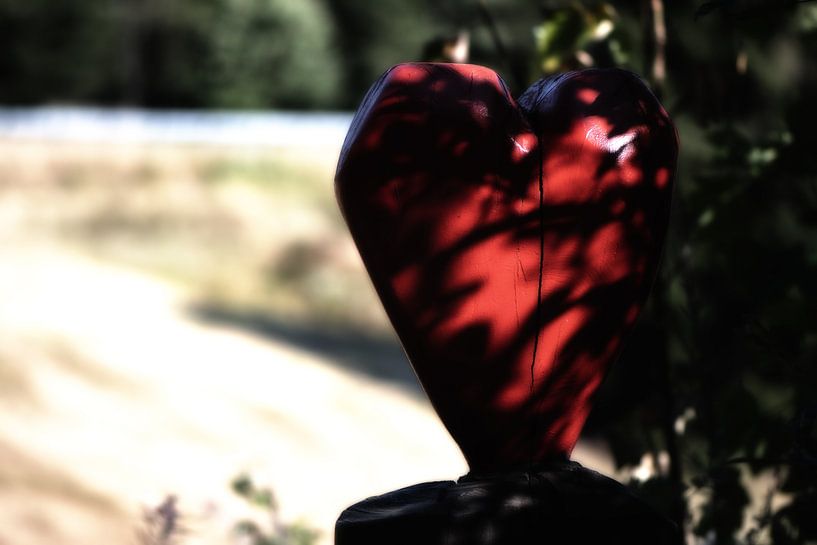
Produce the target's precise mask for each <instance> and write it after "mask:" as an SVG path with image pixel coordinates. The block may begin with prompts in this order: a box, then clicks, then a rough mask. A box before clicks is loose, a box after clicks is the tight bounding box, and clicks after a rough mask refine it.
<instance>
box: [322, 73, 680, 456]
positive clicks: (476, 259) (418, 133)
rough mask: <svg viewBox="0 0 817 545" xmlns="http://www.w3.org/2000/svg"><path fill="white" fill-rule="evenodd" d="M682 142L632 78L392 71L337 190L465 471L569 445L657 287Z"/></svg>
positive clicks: (371, 100)
mask: <svg viewBox="0 0 817 545" xmlns="http://www.w3.org/2000/svg"><path fill="white" fill-rule="evenodd" d="M676 149H677V142H676V137H675V132H674V129H673V128H672V125H671V124H670V122H669V119H668V118H667V116H666V113H665V112H664V111H663V109H661V107H660V105H659V104H658V102H657V101H656V99H655V98H654V97H653V96H652V94H651V93H650V92H649V91H648V90H647V88H646V87H645V86H644V84H643V83H642V82H641V81H640V80H639V79H638V78H637V77H636V76H634V75H632V74H630V73H627V72H623V71H618V70H611V71H607V70H590V71H584V72H578V73H571V74H567V75H563V76H559V77H556V78H552V79H549V80H543V81H541V82H538V83H537V84H535V85H534V86H532V87H531V88H530V89H529V90H528V91H526V92H525V93H524V94H523V95H522V97H520V99H519V105H517V103H516V102H514V100H513V99H512V98H511V96H510V93H509V92H508V89H507V87H506V86H505V84H504V83H503V82H502V81H501V79H500V78H499V77H498V76H497V75H496V74H495V73H494V72H493V71H491V70H489V69H487V68H483V67H478V66H470V65H440V64H409V65H400V66H398V67H395V68H394V69H392V70H391V71H389V72H387V73H386V74H385V75H384V76H383V77H382V78H381V79H380V80H379V81H378V82H377V83H376V84H375V85H374V86H373V87H372V89H371V90H370V92H369V94H368V95H367V97H366V99H365V100H364V102H363V104H362V106H361V108H360V109H359V111H358V114H357V116H356V118H355V120H354V122H353V125H352V129H351V130H350V133H349V135H348V137H347V140H346V143H345V144H344V150H343V152H342V154H341V159H340V162H339V165H338V171H337V176H336V190H337V193H338V200H339V202H340V204H341V208H342V210H343V212H344V216H345V218H346V220H347V223H348V225H349V228H350V230H351V232H352V235H353V237H354V239H355V242H356V244H357V245H358V248H359V250H360V253H361V256H362V258H363V261H364V263H365V264H366V267H367V269H368V271H369V274H370V275H371V277H372V280H373V283H374V285H375V288H376V289H377V291H378V294H379V295H380V297H381V299H382V301H383V303H384V306H385V308H386V311H387V313H388V315H389V318H390V319H391V321H392V323H393V325H394V327H395V329H396V330H397V333H398V335H399V337H400V339H401V341H402V343H403V346H404V348H405V350H406V353H407V354H408V356H409V358H410V360H411V362H412V365H413V366H414V368H415V371H416V372H417V375H418V377H419V378H420V381H421V382H422V384H423V387H424V389H425V390H426V392H427V394H428V395H429V397H430V399H431V401H432V403H433V405H434V407H435V409H436V410H437V411H438V413H439V414H440V417H441V418H442V420H443V422H444V423H445V425H446V426H447V428H448V430H449V431H450V432H451V434H452V436H453V437H454V439H455V440H456V441H457V442H458V444H459V446H460V447H461V449H462V450H463V453H464V454H465V456H466V458H467V460H468V462H469V464H470V466H471V468H472V470H474V471H486V470H497V469H507V468H509V467H522V466H530V465H536V464H541V463H544V462H546V461H548V460H550V459H553V458H560V457H564V456H567V455H569V453H570V451H571V449H572V448H573V445H574V444H575V442H576V440H577V438H578V435H579V432H580V431H581V427H582V425H583V424H584V421H585V419H586V417H587V414H588V412H589V409H590V406H591V403H592V397H593V395H594V393H595V391H596V389H597V388H598V386H599V384H600V382H601V381H602V379H603V377H604V375H605V373H606V371H607V369H608V367H609V365H610V364H611V363H612V361H613V360H614V359H615V357H616V355H617V354H618V352H619V351H620V349H621V346H622V342H623V341H624V339H625V338H626V336H627V334H628V333H629V331H630V329H631V327H632V325H633V323H634V321H635V319H636V317H637V315H638V312H639V310H640V308H641V305H642V304H643V302H644V299H645V297H646V295H647V292H648V291H649V287H650V284H651V282H652V279H653V278H654V274H655V270H656V268H657V265H658V259H659V255H660V249H661V245H662V241H663V237H664V233H665V230H666V225H667V217H668V213H669V198H670V191H671V185H672V184H671V179H672V176H673V173H674V169H675V160H676Z"/></svg>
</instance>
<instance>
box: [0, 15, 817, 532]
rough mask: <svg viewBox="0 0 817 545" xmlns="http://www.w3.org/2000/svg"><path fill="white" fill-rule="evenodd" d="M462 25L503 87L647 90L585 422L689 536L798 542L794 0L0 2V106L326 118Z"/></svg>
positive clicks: (811, 512) (805, 467)
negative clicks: (618, 323)
mask: <svg viewBox="0 0 817 545" xmlns="http://www.w3.org/2000/svg"><path fill="white" fill-rule="evenodd" d="M463 35H465V36H467V38H468V45H469V53H470V61H471V62H474V63H478V64H485V65H488V66H491V67H493V68H495V69H496V70H497V71H499V72H500V73H501V74H502V75H503V77H504V78H505V79H506V81H508V83H509V84H510V85H511V87H512V88H513V89H514V91H515V93H517V94H518V93H519V92H521V91H522V90H523V89H524V88H525V87H526V86H527V85H528V84H529V83H531V82H532V81H534V80H536V79H538V78H539V77H541V76H542V75H545V74H550V73H555V72H558V71H562V70H565V69H573V68H580V67H583V66H621V67H625V68H628V69H631V70H634V71H636V72H639V73H640V74H642V75H643V76H644V77H645V78H646V79H648V80H649V81H650V83H651V84H652V85H653V88H654V89H655V90H656V93H658V94H660V96H661V98H662V100H663V102H664V104H665V106H666V107H667V109H668V111H669V112H670V114H671V115H672V117H673V118H674V120H675V122H676V124H677V126H678V129H679V133H680V137H681V144H682V153H681V160H680V165H679V170H678V178H677V186H676V192H675V203H674V210H673V219H672V222H673V223H672V229H671V234H670V240H669V244H668V249H667V251H666V255H665V258H664V263H663V267H662V270H661V276H660V278H659V280H658V281H657V283H656V285H655V289H654V292H653V296H652V299H651V302H650V306H649V308H648V309H647V312H646V313H645V315H644V316H643V317H642V319H641V320H640V323H639V326H638V329H637V331H636V333H635V336H634V339H633V340H632V341H631V342H630V343H629V347H628V349H627V350H626V351H625V353H624V355H623V357H622V361H621V362H619V364H618V365H617V366H616V367H615V369H614V371H613V373H612V375H611V376H610V377H609V379H608V381H607V383H606V385H605V387H604V389H603V391H602V393H601V395H600V400H599V402H598V407H597V410H596V411H595V412H594V414H593V416H592V417H591V420H590V422H589V423H588V428H587V432H586V435H590V436H598V437H603V438H605V439H606V440H607V441H609V443H610V445H611V448H612V450H613V453H614V455H615V458H616V462H617V464H618V465H619V466H621V467H622V468H627V467H629V468H638V470H633V471H631V472H630V474H631V475H632V481H631V484H632V486H633V487H634V488H636V489H638V491H639V493H640V494H642V495H643V496H645V497H646V498H648V499H649V500H650V501H651V502H653V503H654V504H655V505H656V507H657V508H659V509H661V510H662V511H664V512H665V513H666V514H668V515H669V516H671V517H673V518H675V519H676V520H677V521H678V522H679V523H682V524H685V525H686V527H687V528H688V529H689V531H690V532H693V533H694V534H695V535H697V536H699V538H700V539H701V540H702V541H703V542H705V543H717V544H731V543H746V544H755V543H774V544H776V545H780V544H795V543H817V365H816V364H817V327H815V324H817V153H815V145H816V144H817V138H815V137H814V131H815V127H817V106H815V100H814V97H817V3H809V2H803V1H788V2H780V1H771V0H722V1H710V2H694V1H685V2H664V1H662V0H643V1H641V2H592V1H587V2H577V1H574V2H569V1H563V2H560V1H547V2H534V1H525V0H486V1H484V2H483V1H479V0H415V1H412V2H408V1H404V0H380V1H378V2H367V1H364V0H174V1H173V2H160V1H158V0H119V1H112V0H83V1H78V0H74V1H64V2H49V1H47V0H28V1H26V2H20V1H17V0H0V81H2V82H3V84H2V85H1V86H0V103H2V104H4V105H41V104H96V105H134V106H146V107H155V108H252V109H265V108H275V109H301V110H305V109H306V110H308V109H339V110H343V109H347V110H348V109H354V107H355V106H356V105H357V102H358V101H359V100H360V98H361V97H362V95H363V93H364V92H365V90H366V88H367V87H368V86H369V85H370V84H371V82H372V81H374V79H375V78H376V77H377V76H378V75H379V74H380V73H381V72H382V71H383V70H385V69H386V68H388V67H389V66H391V65H393V64H396V63H398V62H403V61H410V60H418V59H420V58H422V57H424V56H426V57H429V58H431V57H434V58H438V57H439V53H440V52H439V51H438V52H434V51H433V50H430V49H429V45H430V44H432V45H433V44H435V43H436V44H445V43H447V42H446V40H450V39H451V38H452V37H456V36H463Z"/></svg>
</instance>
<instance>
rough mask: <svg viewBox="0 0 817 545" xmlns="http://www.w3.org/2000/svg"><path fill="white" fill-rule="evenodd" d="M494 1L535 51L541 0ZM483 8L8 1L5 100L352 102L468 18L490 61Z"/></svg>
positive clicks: (354, 0)
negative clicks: (383, 74) (379, 78)
mask: <svg viewBox="0 0 817 545" xmlns="http://www.w3.org/2000/svg"><path fill="white" fill-rule="evenodd" d="M492 4H493V5H492V6H491V9H492V15H493V16H495V17H496V18H497V19H498V20H500V21H501V24H502V26H503V28H502V30H503V32H504V33H505V35H506V36H505V39H506V40H507V42H508V45H507V46H506V49H507V51H506V53H507V54H508V55H510V58H511V59H513V62H514V63H516V64H525V63H527V62H528V61H529V58H530V56H531V55H532V53H533V52H532V48H531V44H532V34H531V28H532V23H533V21H534V20H535V19H536V16H537V14H538V10H537V8H536V6H535V4H532V3H527V2H518V1H517V2H513V1H510V0H502V1H499V2H493V3H492ZM525 4H530V5H528V6H526V5H525ZM484 21H485V19H484V13H483V11H482V10H481V9H480V8H479V5H478V3H477V2H473V1H464V0H448V1H446V0H443V1H440V0H418V1H414V2H406V1H402V0H378V1H377V2H369V1H361V0H172V1H161V0H66V1H61V2H53V1H51V0H26V1H25V2H21V1H19V0H0V81H2V86H0V103H2V104H42V103H95V104H111V105H120V104H130V105H142V106H149V107H176V108H208V107H215V108H298V109H326V108H329V109H351V108H354V106H355V105H356V103H357V101H358V100H359V99H360V96H361V95H362V93H363V92H364V91H365V89H366V88H367V87H368V85H369V84H370V83H371V81H373V80H374V79H375V78H376V77H377V76H378V75H379V74H380V73H381V72H382V71H383V70H385V69H386V68H388V67H389V66H391V65H392V64H396V63H398V62H402V61H409V60H418V59H420V58H421V57H422V56H423V52H424V47H425V46H426V45H427V44H428V43H429V42H431V41H433V40H434V39H435V38H438V37H447V36H451V35H453V34H456V33H457V32H459V31H461V30H466V31H467V30H471V31H472V32H471V33H470V38H471V52H472V59H474V60H476V61H478V62H486V63H491V62H494V64H495V61H496V55H495V50H494V46H493V42H492V41H491V35H490V32H489V30H488V28H487V27H486V25H485V22H484ZM528 68H529V67H527V66H526V67H525V70H527V69H528ZM517 72H519V73H521V72H520V70H519V69H517Z"/></svg>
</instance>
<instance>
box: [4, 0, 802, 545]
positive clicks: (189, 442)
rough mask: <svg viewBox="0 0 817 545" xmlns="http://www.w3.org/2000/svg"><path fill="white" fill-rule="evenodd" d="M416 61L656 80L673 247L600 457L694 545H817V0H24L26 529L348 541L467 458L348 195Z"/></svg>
mask: <svg viewBox="0 0 817 545" xmlns="http://www.w3.org/2000/svg"><path fill="white" fill-rule="evenodd" d="M412 60H436V61H470V62H473V63H477V64H484V65H487V66H490V67H492V68H494V69H495V70H497V71H498V72H499V73H500V74H502V76H503V77H504V78H505V79H506V81H507V82H508V84H509V86H510V87H511V88H512V89H514V91H515V94H519V93H521V91H522V90H524V88H526V87H527V85H528V84H530V83H531V82H533V81H535V80H536V79H538V78H540V77H542V76H543V75H547V74H552V73H555V72H559V71H563V70H567V69H573V68H580V67H583V66H621V67H625V68H628V69H631V70H634V71H636V72H638V73H639V74H641V75H642V76H643V77H644V78H645V79H646V80H647V81H648V82H649V83H650V85H651V86H652V87H653V89H654V90H655V92H656V94H657V95H659V96H660V98H661V99H662V100H663V102H664V103H665V106H666V108H667V110H668V111H669V112H670V114H671V116H672V117H673V118H674V120H675V122H676V124H677V126H678V129H679V133H680V138H681V143H682V150H681V157H680V165H679V170H678V177H677V185H676V189H675V201H674V209H673V216H672V225H671V232H670V238H669V241H668V246H667V250H666V254H665V256H664V260H663V265H662V269H661V274H660V278H659V280H658V281H657V283H656V285H655V288H654V290H653V294H652V298H651V301H650V303H649V307H648V308H647V310H646V311H645V313H644V314H643V315H642V317H641V319H640V320H639V325H638V328H637V330H636V333H635V335H634V337H633V339H632V340H631V341H630V342H629V345H628V348H627V349H626V351H625V353H624V355H623V357H622V359H621V361H620V362H619V363H618V365H617V366H616V367H615V368H614V370H613V372H612V374H611V375H610V376H609V377H608V380H607V381H606V383H605V385H604V387H603V390H602V392H601V394H600V396H599V399H598V403H597V408H596V410H595V411H594V413H593V414H592V416H591V418H590V421H589V423H588V426H587V428H586V431H585V433H584V436H583V438H582V441H581V442H580V444H579V447H578V448H577V452H576V457H577V459H579V460H580V461H582V462H583V463H584V464H585V465H588V466H590V467H592V468H595V469H598V470H600V471H602V472H603V473H606V474H608V475H612V476H615V477H616V478H618V479H620V480H622V481H623V482H625V483H627V484H628V485H629V486H631V487H632V488H633V489H634V490H635V491H636V492H637V493H638V494H640V495H641V496H642V497H643V498H645V499H646V500H647V501H649V502H650V503H652V504H653V505H654V506H655V507H656V509H658V510H659V511H661V512H663V513H665V514H666V515H668V516H670V517H672V518H673V519H675V520H676V521H678V523H679V524H681V525H683V527H684V528H685V531H686V534H687V539H688V543H690V544H712V545H715V544H717V545H728V544H745V545H759V544H775V545H780V544H803V543H817V423H816V422H817V152H815V148H817V137H815V136H814V133H815V127H817V106H815V97H817V3H811V2H807V1H802V0H801V1H795V0H789V1H781V0H721V1H708V2H704V1H673V2H669V1H666V0H639V1H637V2H590V1H588V2H578V1H573V2H568V1H564V2H559V1H550V2H543V1H535V0H528V1H524V0H485V1H480V0H433V1H432V0H413V1H407V0H379V1H377V2H367V1H363V0H172V1H159V0H65V1H53V0H52V1H49V0H26V1H23V0H0V105H2V107H0V544H3V545H26V544H46V543H47V544H74V543H120V544H138V545H145V544H169V543H185V544H187V543H190V544H195V543H202V544H204V543H206V544H232V543H242V544H250V545H262V544H266V545H269V544H275V545H310V544H313V543H319V544H325V543H331V533H332V524H333V522H334V519H335V517H336V516H337V515H338V513H339V512H340V510H341V509H342V508H343V507H345V506H346V505H348V504H350V503H352V502H354V501H357V500H359V499H361V498H363V497H366V496H368V495H372V494H376V493H380V492H383V491H386V490H389V489H392V488H396V487H399V486H404V485H408V484H413V483H415V482H419V481H422V480H432V479H445V478H456V477H457V476H458V475H461V474H462V473H464V472H465V471H466V467H465V464H464V462H463V461H462V458H461V456H460V455H459V453H458V451H457V449H456V447H455V446H454V445H453V443H452V441H451V440H450V438H448V436H447V435H446V433H445V431H444V429H443V428H442V427H441V425H440V424H439V423H438V421H437V419H436V417H435V416H434V414H433V413H432V411H431V409H430V408H429V406H428V404H427V402H426V401H425V398H424V397H423V394H422V392H421V390H420V389H419V387H418V386H417V383H416V381H415V379H414V377H413V375H412V373H411V371H410V369H409V367H408V366H407V364H406V363H405V361H404V357H403V355H402V353H401V350H400V348H399V345H398V344H397V342H396V341H395V338H394V336H393V334H392V333H391V330H390V328H389V326H388V324H387V321H386V319H385V318H384V315H383V313H382V311H381V310H380V307H379V304H378V302H377V299H376V297H375V295H374V294H373V292H372V289H371V287H370V285H369V282H368V279H367V277H366V275H365V273H364V271H363V269H362V267H361V265H360V262H359V259H358V257H357V254H356V252H355V250H354V247H353V245H352V243H351V241H350V239H349V237H348V235H347V233H346V230H345V227H344V225H343V222H342V220H341V218H340V215H339V212H338V210H337V208H336V205H335V203H334V194H333V190H332V177H333V172H334V167H335V161H336V157H337V153H338V150H339V147H340V144H341V142H342V139H343V137H344V134H345V131H346V128H347V127H348V124H349V121H350V120H351V113H352V112H353V110H354V109H355V107H356V105H357V103H358V101H359V100H360V99H361V97H362V95H363V93H364V92H365V90H366V89H367V87H368V86H369V85H370V83H371V82H373V81H374V80H375V78H376V77H377V76H378V75H379V74H380V73H382V72H383V71H384V70H385V69H387V68H388V67H389V66H391V65H393V64H396V63H399V62H403V61H412Z"/></svg>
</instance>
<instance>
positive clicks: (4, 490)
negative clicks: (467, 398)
mask: <svg viewBox="0 0 817 545" xmlns="http://www.w3.org/2000/svg"><path fill="white" fill-rule="evenodd" d="M0 248H2V249H0V301H2V304H0V544H2V545H6V544H8V545H12V544H13V545H27V544H36V545H39V544H49V545H58V544H62V543H65V544H74V543H106V544H116V543H121V544H126V543H127V544H131V543H136V540H135V537H134V536H135V528H136V527H137V526H138V525H139V523H140V509H141V507H142V506H155V505H157V504H158V503H159V502H160V501H161V500H162V499H163V498H164V497H165V496H166V495H168V494H175V495H176V496H177V497H178V498H179V502H180V508H181V511H182V513H183V515H184V523H183V524H184V525H185V526H186V527H187V528H188V532H187V538H186V540H185V541H184V543H231V542H233V540H231V539H229V532H230V528H231V527H232V525H233V524H235V522H237V521H238V520H239V519H241V518H245V517H247V516H248V515H250V514H251V511H252V510H251V508H249V507H248V506H247V505H246V504H244V503H242V501H241V500H239V499H237V498H236V497H234V496H233V494H232V492H231V491H230V489H229V483H230V481H231V480H232V479H233V478H234V477H235V476H236V475H237V474H238V473H239V472H242V471H246V472H248V473H249V474H250V475H251V476H252V477H253V478H254V480H255V481H256V482H257V483H258V484H261V485H269V486H272V487H273V489H274V492H275V494H276V496H277V498H278V501H279V503H280V506H281V515H282V517H283V518H284V519H285V520H288V521H294V520H297V519H303V520H304V521H306V522H307V523H308V524H310V525H312V526H314V527H316V528H318V529H319V530H320V531H321V532H322V540H321V542H322V543H331V534H332V527H333V524H334V520H335V518H336V517H337V515H338V514H339V512H340V510H341V509H342V508H343V507H345V506H347V505H349V504H350V503H352V502H354V501H357V500H358V499H361V498H363V497H366V496H368V495H372V494H376V493H380V492H384V491H387V490H390V489H393V488H397V487H400V486H405V485H409V484H413V483H416V482H420V481H424V480H434V479H447V478H456V477H457V476H458V475H461V474H463V473H464V472H465V471H466V467H465V464H464V462H463V461H462V458H461V456H460V454H459V451H458V450H457V448H456V447H455V445H454V444H453V442H452V441H451V439H450V438H449V437H448V435H447V433H446V432H445V430H444V428H443V427H442V425H441V424H440V423H439V421H438V420H437V418H436V416H435V415H434V414H433V412H432V411H431V410H430V408H429V406H428V405H427V404H425V403H423V402H421V401H418V400H417V399H414V398H412V397H411V396H410V395H408V394H406V393H405V392H404V391H402V390H400V389H399V388H397V387H394V386H391V385H388V384H384V383H382V382H378V381H376V380H372V379H369V378H367V377H365V376H362V375H357V374H352V373H349V372H348V371H343V370H342V369H339V368H337V367H336V366H333V365H332V363H331V362H330V361H328V360H325V359H321V358H320V357H318V356H316V355H313V354H310V353H308V352H305V351H302V350H299V349H296V348H294V347H292V346H288V345H286V344H281V343H276V342H273V341H270V340H268V339H263V340H262V339H259V338H256V337H253V336H251V335H248V334H245V333H242V332H239V331H237V330H232V329H229V328H226V327H217V326H212V325H206V324H202V323H198V322H196V321H195V320H194V319H192V318H191V316H190V314H189V313H187V312H186V310H185V308H186V305H187V303H188V301H187V298H186V294H185V293H184V292H183V291H182V290H181V289H180V288H178V287H176V286H174V285H171V284H168V283H165V282H162V281H160V280H157V279H155V278H153V277H150V276H146V275H144V274H141V273H137V272H134V271H132V270H129V269H124V268H120V267H117V266H113V265H109V264H106V263H101V262H97V261H93V260H90V259H88V258H86V257H83V256H80V255H76V254H72V253H69V252H68V251H66V250H60V249H56V248H55V247H53V246H37V245H31V244H26V245H24V246H22V245H20V246H15V245H14V244H4V245H2V246H0ZM578 458H579V459H583V461H584V462H585V463H587V464H588V465H591V466H593V467H596V468H599V464H600V463H601V462H599V461H598V460H593V459H592V458H591V459H588V456H587V452H586V451H583V449H582V448H581V447H580V448H579V456H578ZM599 469H601V470H605V469H608V470H609V468H605V467H603V466H602V467H600V468H599Z"/></svg>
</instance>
